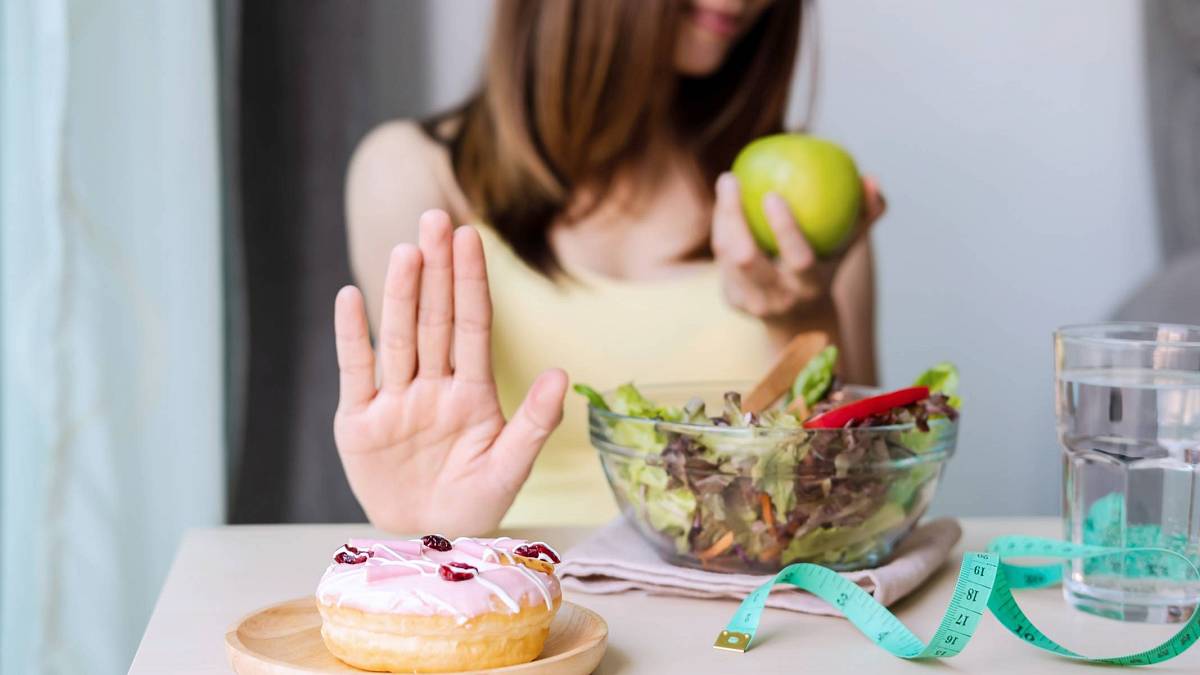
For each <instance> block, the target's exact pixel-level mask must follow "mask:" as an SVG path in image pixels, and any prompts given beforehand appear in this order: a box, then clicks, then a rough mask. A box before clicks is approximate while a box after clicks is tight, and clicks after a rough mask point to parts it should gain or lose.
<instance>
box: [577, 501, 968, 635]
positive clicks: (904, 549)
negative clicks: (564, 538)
mask: <svg viewBox="0 0 1200 675" xmlns="http://www.w3.org/2000/svg"><path fill="white" fill-rule="evenodd" d="M961 536H962V529H961V528H959V526H958V521H955V520H953V519H950V518H942V519H940V520H934V521H930V522H927V523H925V524H923V525H921V526H919V527H917V528H916V529H915V530H913V531H912V533H911V534H909V535H908V537H906V538H905V539H904V541H903V542H901V544H900V545H899V546H898V547H897V548H896V552H895V553H894V554H893V556H892V557H891V559H890V560H889V561H888V562H887V563H886V564H884V565H881V566H879V567H876V568H874V569H868V570H859V571H857V572H843V573H842V576H844V577H845V578H847V579H849V580H850V581H853V582H854V583H856V584H858V585H859V586H861V587H862V588H863V590H865V591H867V592H868V593H871V594H872V595H873V596H875V599H876V600H878V601H879V602H881V603H883V604H884V605H890V604H892V603H893V602H895V601H897V600H899V599H900V598H903V597H904V596H905V595H908V594H909V593H910V592H912V591H913V590H914V589H916V588H917V587H918V586H920V585H921V584H922V583H923V582H924V581H925V580H926V579H928V578H929V577H930V575H932V574H933V573H934V572H935V571H937V569H938V568H939V567H941V565H942V563H943V562H945V560H946V558H947V557H948V556H949V555H950V550H951V549H952V548H954V545H955V544H956V543H958V539H959V537H961ZM558 573H559V577H560V578H561V579H562V586H563V588H565V589H568V590H573V591H580V592H583V593H601V594H604V593H620V592H623V591H633V590H640V591H646V592H648V593H652V594H657V595H682V596H686V597H691V598H734V599H737V600H741V599H742V598H744V597H746V596H747V595H748V594H749V593H750V591H753V590H754V589H755V588H758V587H759V586H761V585H762V584H763V583H764V582H766V581H767V580H768V579H770V578H771V576H770V575H764V576H759V575H753V574H722V573H719V572H706V571H704V570H697V569H691V568H687V567H676V566H674V565H670V564H667V563H665V562H663V561H662V559H661V558H659V557H658V554H657V553H655V552H654V550H653V549H652V548H650V545H649V544H647V543H646V542H645V541H643V540H642V538H641V537H639V536H638V534H637V533H636V532H634V530H633V528H632V527H630V526H629V525H628V524H627V523H626V522H625V519H624V518H618V519H617V520H614V521H613V522H611V523H609V524H608V525H606V526H604V527H603V528H602V529H600V530H599V531H597V532H596V533H595V534H593V535H592V536H591V537H588V538H587V539H586V540H584V541H583V542H581V543H579V544H578V545H577V546H575V547H574V548H572V549H571V550H569V551H567V552H566V554H565V555H564V556H563V563H562V564H561V565H559V568H558ZM767 606H768V607H779V608H781V609H790V610H792V611H796V612H806V613H808V614H827V615H830V616H840V615H839V614H838V612H837V611H835V610H834V609H833V608H831V607H830V606H829V605H828V604H826V603H825V601H823V600H821V599H819V598H817V597H816V596H814V595H810V594H808V593H804V592H802V591H798V590H796V589H795V588H792V587H790V586H779V587H777V588H776V590H774V591H772V592H771V595H770V597H769V598H768V599H767Z"/></svg>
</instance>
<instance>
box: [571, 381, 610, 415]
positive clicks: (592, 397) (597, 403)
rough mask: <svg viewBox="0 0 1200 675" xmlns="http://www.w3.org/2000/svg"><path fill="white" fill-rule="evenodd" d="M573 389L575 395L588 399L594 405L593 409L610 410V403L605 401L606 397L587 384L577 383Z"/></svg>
mask: <svg viewBox="0 0 1200 675" xmlns="http://www.w3.org/2000/svg"><path fill="white" fill-rule="evenodd" d="M572 389H574V390H575V393H577V394H580V395H582V396H585V397H587V400H588V403H590V404H592V407H593V408H598V409H600V410H608V409H609V408H608V403H607V402H606V401H605V400H604V397H603V396H601V395H600V392H598V391H596V390H595V389H592V388H591V387H589V386H587V385H586V384H582V383H577V384H576V385H575V386H574V387H572Z"/></svg>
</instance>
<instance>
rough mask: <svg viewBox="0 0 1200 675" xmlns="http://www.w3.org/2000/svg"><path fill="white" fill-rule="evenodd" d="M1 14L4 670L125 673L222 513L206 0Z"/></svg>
mask: <svg viewBox="0 0 1200 675" xmlns="http://www.w3.org/2000/svg"><path fill="white" fill-rule="evenodd" d="M0 7H2V9H0V22H2V30H3V33H2V37H3V39H2V40H0V43H2V46H0V74H2V77H0V80H2V82H3V84H2V87H3V88H2V90H0V91H2V94H0V149H2V152H0V154H2V156H3V164H2V165H0V209H2V210H0V217H2V220H0V256H2V266H3V277H2V281H0V356H2V360H0V368H2V375H3V376H2V378H0V382H2V384H0V430H2V436H0V442H2V445H0V502H2V507H3V508H2V510H0V546H2V547H0V556H2V561H3V575H2V577H0V635H3V644H2V645H0V671H3V672H4V673H66V672H72V673H74V672H88V673H118V672H124V671H125V670H126V669H127V668H128V664H129V661H130V659H131V657H132V655H133V652H134V650H135V649H136V646H137V643H138V639H139V638H140V636H141V633H142V630H143V628H144V627H145V624H146V620H147V619H148V617H149V614H150V611H151V609H152V606H153V602H154V599H155V597H156V596H157V593H158V589H159V587H160V585H161V583H162V580H163V578H164V576H165V574H166V571H167V568H168V567H169V565H170V562H171V559H172V558H173V556H174V552H175V549H176V546H177V544H178V542H179V539H180V535H181V533H182V531H183V530H184V529H185V528H187V527H192V526H206V525H215V524H219V523H220V522H221V521H222V519H223V508H222V506H223V503H224V497H223V494H224V492H223V470H224V460H223V458H224V446H223V431H222V429H223V424H224V422H223V416H222V410H221V400H222V392H223V379H224V378H223V376H222V372H223V371H222V369H223V339H222V336H223V327H222V315H221V312H222V305H221V298H222V296H221V277H220V274H221V262H220V260H221V259H220V253H221V249H220V225H219V223H220V212H219V205H220V201H219V196H218V191H219V183H218V143H217V105H216V101H217V99H216V78H215V53H214V35H215V33H214V11H213V5H212V3H211V2H207V1H205V0H186V1H185V0H180V1H177V2H174V1H173V2H159V3H146V2H142V1H141V0H103V1H97V0H6V2H4V3H2V4H0ZM197 639H207V638H203V637H202V636H200V637H198V638H197Z"/></svg>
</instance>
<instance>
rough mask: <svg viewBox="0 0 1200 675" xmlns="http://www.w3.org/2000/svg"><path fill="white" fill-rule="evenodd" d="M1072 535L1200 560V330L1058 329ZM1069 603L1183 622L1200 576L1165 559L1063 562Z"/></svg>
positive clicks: (1058, 401)
mask: <svg viewBox="0 0 1200 675" xmlns="http://www.w3.org/2000/svg"><path fill="white" fill-rule="evenodd" d="M1054 359H1055V379H1056V387H1055V408H1056V411H1057V415H1058V433H1059V439H1060V440H1061V442H1062V445H1063V481H1064V482H1063V519H1064V522H1063V525H1064V528H1065V535H1066V538H1067V539H1068V540H1070V541H1074V542H1077V543H1085V544H1097V545H1102V546H1115V547H1122V548H1131V547H1156V548H1165V549H1170V550H1172V551H1176V552H1178V553H1181V554H1183V555H1186V556H1188V557H1189V558H1190V559H1191V560H1192V561H1193V562H1194V563H1200V327H1195V326H1180V325H1163V324H1153V323H1109V324H1097V325H1086V326H1067V327H1065V328H1060V329H1059V330H1058V331H1057V332H1056V333H1055V335H1054ZM1065 572H1066V574H1065V578H1064V583H1063V593H1064V594H1065V595H1066V598H1067V601H1068V602H1070V603H1071V604H1072V605H1073V606H1074V607H1076V608H1078V609H1081V610H1084V611H1086V612H1091V613H1094V614H1099V615H1102V616H1107V617H1111V618H1116V619H1121V620H1124V621H1138V622H1152V623H1171V622H1179V621H1185V620H1187V619H1188V617H1190V616H1191V613H1192V612H1194V611H1195V610H1196V606H1197V602H1198V601H1200V582H1197V579H1196V577H1195V575H1194V574H1193V573H1192V571H1191V570H1190V569H1188V567H1187V565H1186V564H1184V563H1183V561H1181V560H1178V559H1174V558H1170V557H1167V556H1159V557H1155V556H1149V557H1147V556H1135V555H1127V556H1119V555H1118V556H1111V557H1107V558H1096V559H1091V560H1077V561H1072V562H1070V563H1068V565H1067V569H1066V570H1065Z"/></svg>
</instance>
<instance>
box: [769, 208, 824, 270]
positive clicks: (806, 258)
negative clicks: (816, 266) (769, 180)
mask: <svg viewBox="0 0 1200 675" xmlns="http://www.w3.org/2000/svg"><path fill="white" fill-rule="evenodd" d="M763 212H764V213H766V215H767V223H769V224H770V225H771V231H772V232H774V233H775V241H776V242H778V243H779V260H780V262H782V263H783V266H784V268H786V269H787V270H788V271H790V272H792V273H794V274H799V273H801V272H805V271H807V270H808V269H809V268H810V267H812V265H813V263H814V262H816V259H817V256H816V254H815V253H813V250H812V246H809V244H808V240H807V239H805V238H804V233H802V232H801V231H800V228H799V227H797V226H796V219H795V217H794V216H792V209H791V207H790V206H788V203H787V201H786V200H785V199H784V198H783V197H781V196H780V195H778V194H777V193H774V192H769V193H767V196H766V197H764V198H763Z"/></svg>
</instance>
